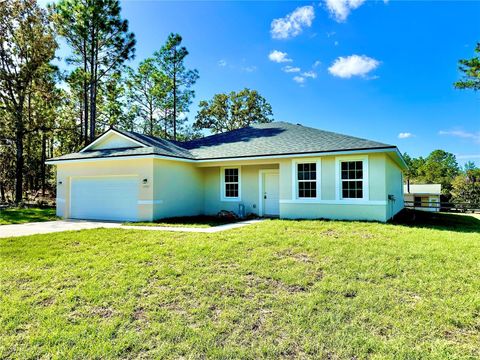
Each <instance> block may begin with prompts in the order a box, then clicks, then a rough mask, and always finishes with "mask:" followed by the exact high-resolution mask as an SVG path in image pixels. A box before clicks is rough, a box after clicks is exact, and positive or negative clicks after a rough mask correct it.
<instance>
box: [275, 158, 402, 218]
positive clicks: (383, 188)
mask: <svg viewBox="0 0 480 360" xmlns="http://www.w3.org/2000/svg"><path fill="white" fill-rule="evenodd" d="M357 158H358V159H363V160H365V159H366V160H367V161H368V187H367V191H368V198H366V199H363V200H358V201H357V200H342V199H341V198H340V194H339V191H340V186H341V185H340V182H339V180H338V178H339V174H337V169H336V167H337V161H338V160H339V159H343V160H349V159H351V160H355V159H357ZM295 161H298V162H303V161H312V162H314V161H320V163H321V179H320V183H319V188H320V190H321V193H320V197H319V198H318V199H312V200H310V199H307V200H305V199H297V198H296V193H294V190H295V189H296V184H294V185H292V181H295V179H294V176H292V171H294V168H293V166H295ZM401 192H402V176H401V170H400V167H399V166H398V165H397V164H396V163H395V162H394V161H393V160H392V159H391V158H390V157H389V156H388V155H387V154H386V153H370V154H355V155H339V156H324V157H320V158H318V157H304V158H298V159H294V160H293V161H292V159H284V160H281V161H280V217H282V218H292V219H293V218H308V219H312V218H327V219H344V220H375V221H382V222H385V221H387V220H388V219H389V218H390V217H391V216H392V214H395V213H397V212H398V211H400V210H401V209H402V208H403V200H402V196H401V194H402V193H401ZM389 194H393V195H394V196H395V198H396V199H398V200H397V201H395V202H394V203H393V202H391V203H389V201H388V195H389Z"/></svg>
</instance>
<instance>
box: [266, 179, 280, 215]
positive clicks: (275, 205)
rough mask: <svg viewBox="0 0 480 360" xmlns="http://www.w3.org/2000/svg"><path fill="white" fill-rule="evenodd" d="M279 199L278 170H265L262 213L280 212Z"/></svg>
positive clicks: (272, 213)
mask: <svg viewBox="0 0 480 360" xmlns="http://www.w3.org/2000/svg"><path fill="white" fill-rule="evenodd" d="M279 200H280V199H279V184H278V172H276V171H275V172H273V171H272V172H270V171H268V172H265V173H264V175H263V214H262V215H266V216H278V215H279V214H280V207H279Z"/></svg>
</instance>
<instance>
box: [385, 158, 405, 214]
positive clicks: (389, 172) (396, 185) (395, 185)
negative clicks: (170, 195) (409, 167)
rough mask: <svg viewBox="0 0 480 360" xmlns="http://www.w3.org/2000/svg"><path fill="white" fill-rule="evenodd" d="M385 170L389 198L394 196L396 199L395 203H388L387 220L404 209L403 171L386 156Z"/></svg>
mask: <svg viewBox="0 0 480 360" xmlns="http://www.w3.org/2000/svg"><path fill="white" fill-rule="evenodd" d="M385 169H386V171H385V177H386V181H385V183H386V186H387V196H388V195H393V196H394V197H395V200H394V201H391V200H390V201H388V206H387V219H391V218H392V217H393V216H394V215H395V214H397V213H398V212H399V211H400V210H402V209H403V207H404V197H403V174H402V170H401V169H400V168H399V167H398V165H397V164H395V162H394V161H393V160H392V159H391V158H390V157H389V156H386V162H385Z"/></svg>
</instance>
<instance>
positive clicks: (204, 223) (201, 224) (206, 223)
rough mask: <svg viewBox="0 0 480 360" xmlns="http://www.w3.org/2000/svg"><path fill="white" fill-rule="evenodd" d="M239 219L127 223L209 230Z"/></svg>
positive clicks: (215, 217)
mask: <svg viewBox="0 0 480 360" xmlns="http://www.w3.org/2000/svg"><path fill="white" fill-rule="evenodd" d="M239 221H242V220H241V219H224V218H220V217H217V216H204V215H202V216H183V217H173V218H165V219H159V220H155V221H152V222H128V223H124V225H129V226H163V227H192V228H210V227H215V226H220V225H226V224H233V223H236V222H239Z"/></svg>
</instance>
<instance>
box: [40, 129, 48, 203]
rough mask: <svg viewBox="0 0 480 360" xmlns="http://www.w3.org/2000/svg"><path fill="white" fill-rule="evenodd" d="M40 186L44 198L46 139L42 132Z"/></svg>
mask: <svg viewBox="0 0 480 360" xmlns="http://www.w3.org/2000/svg"><path fill="white" fill-rule="evenodd" d="M41 158H42V160H41V164H40V169H41V184H42V195H43V196H45V177H46V171H45V170H46V169H45V166H46V165H45V161H47V139H46V136H45V132H43V131H42V156H41Z"/></svg>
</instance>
